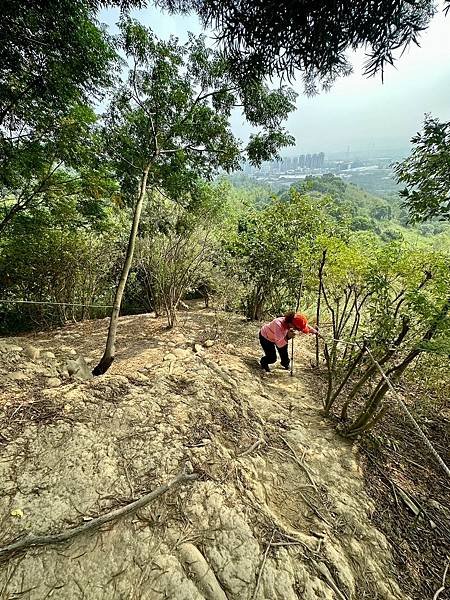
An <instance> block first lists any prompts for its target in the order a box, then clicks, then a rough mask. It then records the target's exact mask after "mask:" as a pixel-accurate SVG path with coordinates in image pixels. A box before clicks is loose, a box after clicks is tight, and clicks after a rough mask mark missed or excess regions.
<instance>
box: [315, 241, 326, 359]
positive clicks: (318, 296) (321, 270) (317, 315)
mask: <svg viewBox="0 0 450 600" xmlns="http://www.w3.org/2000/svg"><path fill="white" fill-rule="evenodd" d="M326 259H327V251H326V250H324V251H323V253H322V260H321V261H320V266H319V290H318V292H317V309H316V328H317V329H319V326H320V300H321V291H322V277H323V268H324V266H325V261H326ZM318 366H319V338H318V337H317V336H316V367H318Z"/></svg>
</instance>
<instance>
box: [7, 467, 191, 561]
mask: <svg viewBox="0 0 450 600" xmlns="http://www.w3.org/2000/svg"><path fill="white" fill-rule="evenodd" d="M197 477H198V475H197V474H196V473H192V474H188V473H184V472H183V473H180V474H179V475H177V477H175V479H172V481H169V482H168V483H164V484H163V485H161V486H160V487H158V488H156V489H155V490H153V492H150V493H148V494H145V496H142V497H141V498H139V499H138V500H135V501H134V502H130V503H129V504H126V505H125V506H121V507H120V508H116V509H115V510H112V511H110V512H108V513H106V514H104V515H102V516H101V517H96V518H95V519H92V520H91V521H88V522H87V523H84V524H83V525H79V526H78V527H73V528H71V529H66V530H65V531H62V532H60V533H53V534H49V535H29V536H27V537H25V538H23V539H21V540H19V541H17V542H14V543H12V544H9V545H8V546H3V547H0V557H1V556H3V555H5V554H7V553H9V552H15V551H17V550H25V549H26V548H31V547H32V546H46V545H48V544H58V543H60V542H65V541H67V540H70V539H72V538H74V537H75V536H77V535H80V534H82V533H86V531H90V530H92V529H97V528H98V527H101V526H102V525H104V524H105V523H108V522H109V521H113V520H114V519H118V518H120V517H123V516H124V515H127V514H129V513H131V512H134V511H136V510H138V509H139V508H142V507H143V506H146V505H147V504H148V503H149V502H151V501H152V500H154V499H155V498H158V497H159V496H162V494H165V493H166V492H168V491H169V490H170V489H171V488H173V487H175V486H176V485H178V484H180V483H186V482H187V481H193V480H195V479H197Z"/></svg>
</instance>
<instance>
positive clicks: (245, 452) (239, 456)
mask: <svg viewBox="0 0 450 600" xmlns="http://www.w3.org/2000/svg"><path fill="white" fill-rule="evenodd" d="M263 443H264V440H262V439H261V438H258V439H257V440H256V442H255V443H254V444H252V445H251V446H250V448H247V450H244V452H241V454H237V455H236V458H242V457H243V456H247V455H248V454H251V453H252V452H253V450H256V448H258V447H259V446H260V445H261V444H263Z"/></svg>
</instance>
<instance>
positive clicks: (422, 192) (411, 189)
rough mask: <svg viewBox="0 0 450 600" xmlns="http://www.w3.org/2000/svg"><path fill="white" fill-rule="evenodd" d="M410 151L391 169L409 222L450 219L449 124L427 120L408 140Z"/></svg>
mask: <svg viewBox="0 0 450 600" xmlns="http://www.w3.org/2000/svg"><path fill="white" fill-rule="evenodd" d="M411 142H412V143H413V145H414V146H413V150H412V152H411V154H410V156H409V157H408V158H406V159H405V160H404V161H402V162H399V163H397V164H396V166H395V173H396V175H397V179H398V181H399V183H405V184H406V187H405V189H404V190H402V191H401V192H400V196H402V197H403V198H404V199H405V206H406V207H407V208H408V210H409V214H410V218H411V220H412V221H426V220H428V219H431V218H438V219H441V220H448V219H450V121H448V122H440V121H439V120H438V119H434V118H433V117H431V116H427V117H426V119H425V123H424V126H423V131H421V132H419V133H418V134H417V135H416V136H415V137H413V138H412V140H411Z"/></svg>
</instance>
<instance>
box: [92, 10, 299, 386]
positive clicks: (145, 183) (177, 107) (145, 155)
mask: <svg viewBox="0 0 450 600" xmlns="http://www.w3.org/2000/svg"><path fill="white" fill-rule="evenodd" d="M118 43H119V45H120V47H121V48H122V50H123V52H124V54H125V55H126V58H127V60H128V62H129V65H130V70H129V75H128V79H127V81H126V82H125V83H124V84H123V85H122V86H121V87H120V88H119V89H118V90H117V93H116V94H115V96H114V98H113V100H112V102H111V106H110V109H109V111H108V113H107V115H106V119H105V137H106V144H105V147H106V148H107V149H108V153H109V157H110V160H111V164H112V165H113V167H114V169H115V172H116V174H117V177H118V179H119V180H120V182H121V189H122V194H123V197H124V199H125V200H128V201H130V203H131V204H132V205H133V206H134V215H133V225H132V229H131V233H130V238H129V243H128V249H127V255H126V258H125V263H124V267H123V270H122V275H121V278H120V281H119V285H118V287H117V291H116V297H115V300H114V307H113V312H112V317H111V322H110V327H109V332H108V340H107V344H106V349H105V353H104V355H103V357H102V359H101V361H100V363H99V364H98V365H97V366H96V367H95V369H94V371H93V373H94V375H100V374H102V373H104V372H105V371H106V370H107V369H108V368H109V366H110V365H111V363H112V361H113V359H114V354H115V346H114V344H115V336H116V328H117V317H118V315H119V311H120V305H121V301H122V296H123V291H124V289H125V285H126V281H127V278H128V273H129V271H130V267H131V263H132V258H133V253H134V246H135V240H136V235H137V232H138V227H139V222H140V215H141V212H142V208H143V205H144V202H145V198H146V196H147V190H149V191H159V192H161V191H162V192H163V193H164V194H166V195H168V196H169V197H170V198H171V199H173V200H174V201H176V202H181V203H182V202H185V201H186V197H187V196H190V197H191V198H192V195H195V194H196V193H198V183H199V181H200V178H202V177H203V178H205V179H209V178H211V177H212V176H213V175H214V174H216V173H217V172H218V171H219V170H220V169H223V170H226V171H233V170H235V169H238V168H239V161H240V157H241V156H242V155H245V156H246V157H247V160H249V161H250V162H252V163H253V164H255V165H257V164H260V163H261V161H264V160H270V159H272V158H274V157H276V156H277V152H278V149H279V148H281V147H283V146H287V145H290V144H293V143H294V139H293V138H292V136H290V135H289V134H288V133H287V132H286V131H285V129H284V127H283V121H284V120H285V119H286V118H287V116H288V115H289V113H290V112H291V111H293V110H294V108H295V105H294V100H295V97H296V94H295V92H293V91H292V90H290V89H289V88H287V87H279V88H278V89H275V90H270V89H269V88H268V87H267V85H266V84H265V83H264V81H263V80H262V78H260V79H259V80H257V79H255V78H252V79H250V80H248V81H242V80H239V81H236V79H235V77H234V73H233V71H232V70H230V65H229V62H228V61H227V60H226V59H225V58H224V56H223V54H221V53H220V52H218V51H216V50H213V49H211V48H208V47H207V46H206V44H205V39H204V37H203V36H200V37H199V38H198V39H196V38H195V37H194V36H192V35H191V36H189V41H188V42H187V43H186V44H181V43H180V42H179V41H178V40H177V39H174V38H171V39H170V40H169V41H162V40H159V39H158V38H157V37H156V36H155V35H154V33H153V32H152V31H151V30H150V29H148V28H146V27H144V26H143V25H141V24H140V23H138V22H137V21H134V20H132V19H128V18H126V19H125V18H124V19H123V20H122V23H121V34H120V36H119V40H118ZM234 108H240V109H241V110H242V111H243V113H244V116H245V118H246V119H247V121H248V122H249V123H250V124H251V125H253V127H254V128H255V129H256V132H255V133H254V134H253V135H252V136H251V137H250V140H249V141H248V143H246V144H244V143H243V142H242V141H241V140H240V139H238V138H237V137H236V136H235V135H234V134H233V132H232V129H231V114H232V111H233V109H234Z"/></svg>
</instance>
